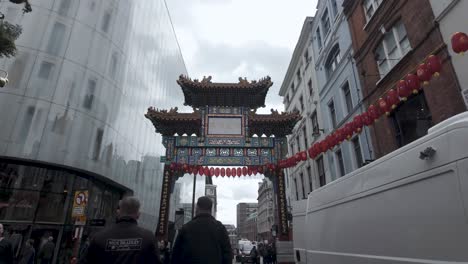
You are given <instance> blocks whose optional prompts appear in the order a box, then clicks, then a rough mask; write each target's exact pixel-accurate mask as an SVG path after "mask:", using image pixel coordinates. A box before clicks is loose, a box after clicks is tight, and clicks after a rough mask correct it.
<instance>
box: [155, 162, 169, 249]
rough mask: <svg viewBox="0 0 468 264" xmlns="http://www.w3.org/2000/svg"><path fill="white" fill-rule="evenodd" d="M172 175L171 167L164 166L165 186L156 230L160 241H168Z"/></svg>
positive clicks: (163, 185)
mask: <svg viewBox="0 0 468 264" xmlns="http://www.w3.org/2000/svg"><path fill="white" fill-rule="evenodd" d="M171 184H172V181H171V173H170V171H169V166H167V165H166V166H164V176H163V184H162V189H161V201H160V207H159V221H158V226H157V228H156V238H157V240H158V241H161V240H164V241H167V240H168V221H169V202H170V198H171Z"/></svg>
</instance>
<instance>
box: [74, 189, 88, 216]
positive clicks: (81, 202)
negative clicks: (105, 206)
mask: <svg viewBox="0 0 468 264" xmlns="http://www.w3.org/2000/svg"><path fill="white" fill-rule="evenodd" d="M87 203H88V191H87V190H86V191H83V190H82V191H76V192H75V196H74V198H73V209H72V217H82V216H85V212H86V210H85V209H86V204H87Z"/></svg>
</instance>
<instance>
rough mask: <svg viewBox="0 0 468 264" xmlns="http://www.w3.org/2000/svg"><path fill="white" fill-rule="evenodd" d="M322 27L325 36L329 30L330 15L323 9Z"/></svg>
mask: <svg viewBox="0 0 468 264" xmlns="http://www.w3.org/2000/svg"><path fill="white" fill-rule="evenodd" d="M322 28H323V32H324V35H325V36H327V35H328V32H329V31H330V17H329V16H328V10H325V12H323V16H322Z"/></svg>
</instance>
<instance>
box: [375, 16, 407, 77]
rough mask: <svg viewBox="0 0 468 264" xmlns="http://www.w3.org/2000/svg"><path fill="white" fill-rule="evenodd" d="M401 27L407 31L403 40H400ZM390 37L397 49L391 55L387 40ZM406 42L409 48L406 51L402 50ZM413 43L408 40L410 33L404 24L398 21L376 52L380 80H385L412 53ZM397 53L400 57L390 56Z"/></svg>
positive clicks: (383, 38) (386, 34)
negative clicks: (381, 56) (384, 65)
mask: <svg viewBox="0 0 468 264" xmlns="http://www.w3.org/2000/svg"><path fill="white" fill-rule="evenodd" d="M399 27H403V29H404V30H405V35H404V37H403V38H402V39H400V36H399V32H398V29H399ZM388 36H390V37H393V38H391V39H392V40H393V41H394V43H395V48H394V50H393V51H392V52H391V53H389V47H388V45H389V43H388V41H386V38H387V37H388ZM404 42H407V44H408V47H407V49H406V50H404V49H403V48H402V46H403V45H402V44H403V43H404ZM411 49H412V47H411V43H410V42H409V38H408V32H407V31H406V27H405V25H404V23H403V21H401V20H399V21H397V22H396V23H395V24H394V25H393V26H392V28H391V29H390V30H388V31H387V32H386V33H385V34H384V35H383V37H382V40H381V41H380V43H379V45H378V46H377V47H376V49H375V50H374V57H375V62H376V64H377V69H378V70H379V75H380V78H381V79H383V78H384V77H385V76H386V75H387V74H388V73H389V72H391V71H392V69H393V68H394V67H395V66H396V65H398V63H399V62H400V61H401V60H402V59H403V58H404V57H405V56H406V54H408V53H409V52H410V51H411ZM380 51H382V52H383V54H380ZM394 52H395V53H397V54H396V56H399V57H398V58H396V57H395V58H391V57H390V54H392V56H394V55H393V53H394ZM380 55H383V56H384V58H380ZM384 63H386V67H385V68H384V67H383V66H381V65H383V64H384Z"/></svg>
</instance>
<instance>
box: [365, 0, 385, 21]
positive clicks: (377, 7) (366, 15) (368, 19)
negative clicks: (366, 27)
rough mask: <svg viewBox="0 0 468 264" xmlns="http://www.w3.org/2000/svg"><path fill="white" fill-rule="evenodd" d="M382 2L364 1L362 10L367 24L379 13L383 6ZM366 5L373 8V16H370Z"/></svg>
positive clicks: (379, 0) (374, 0) (377, 0)
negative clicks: (368, 4)
mask: <svg viewBox="0 0 468 264" xmlns="http://www.w3.org/2000/svg"><path fill="white" fill-rule="evenodd" d="M382 2H383V1H382V0H364V1H363V2H362V8H363V10H364V15H365V17H366V22H367V23H369V21H371V19H372V18H373V17H374V15H375V14H376V13H377V10H378V9H379V7H380V5H381V4H382ZM366 3H370V7H372V10H373V12H372V14H371V15H370V16H369V14H368V11H367V10H368V9H367V8H366Z"/></svg>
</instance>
